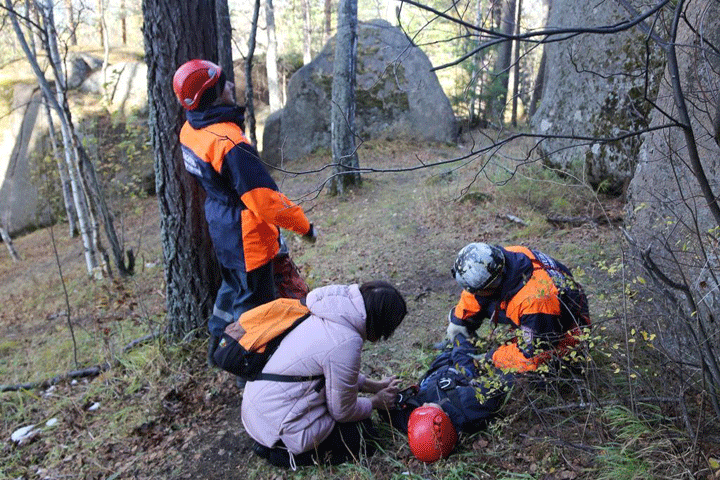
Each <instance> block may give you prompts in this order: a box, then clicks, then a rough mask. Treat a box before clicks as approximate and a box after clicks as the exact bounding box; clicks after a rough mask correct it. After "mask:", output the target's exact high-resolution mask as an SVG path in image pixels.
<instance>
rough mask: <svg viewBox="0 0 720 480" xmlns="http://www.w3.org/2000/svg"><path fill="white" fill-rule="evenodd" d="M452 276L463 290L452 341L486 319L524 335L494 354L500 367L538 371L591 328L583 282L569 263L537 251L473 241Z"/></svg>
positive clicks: (452, 324)
mask: <svg viewBox="0 0 720 480" xmlns="http://www.w3.org/2000/svg"><path fill="white" fill-rule="evenodd" d="M452 275H453V277H454V278H455V280H456V281H457V282H458V284H460V286H461V287H463V292H462V294H461V296H460V301H459V302H458V304H457V305H456V306H455V307H454V308H453V309H452V310H451V311H450V315H449V325H448V328H447V338H448V339H453V338H455V336H456V335H457V334H462V335H464V336H466V337H469V336H470V332H473V333H474V332H475V331H476V330H477V329H478V328H479V327H480V325H481V324H482V322H483V321H484V320H485V319H487V318H489V319H490V320H492V321H493V322H494V323H495V324H496V325H497V324H506V325H510V326H511V327H512V328H515V329H517V330H519V332H520V333H519V335H517V336H516V338H515V339H513V340H512V341H510V342H508V343H506V344H504V345H501V346H500V347H498V348H497V349H496V350H495V351H493V352H490V355H491V356H492V361H493V363H494V364H495V366H497V367H498V368H501V369H506V370H512V371H515V372H527V371H532V370H535V369H537V367H538V366H539V365H541V364H542V363H544V362H546V361H547V360H549V359H550V358H552V356H553V355H554V354H562V353H563V352H564V351H565V350H566V349H567V348H569V347H571V346H573V345H575V344H577V343H578V336H579V335H580V333H581V330H580V329H581V327H583V326H586V325H590V315H589V313H588V303H587V297H586V296H585V293H584V292H583V289H582V287H581V286H580V284H579V283H577V282H576V281H575V279H574V278H573V276H572V274H571V273H570V270H569V269H568V268H567V267H566V266H565V265H563V264H562V263H560V262H559V261H557V260H555V259H553V258H551V257H549V256H548V255H545V254H544V253H542V252H539V251H537V250H531V249H529V248H526V247H520V246H512V247H505V248H503V247H499V246H497V245H489V244H487V243H471V244H469V245H466V246H465V247H464V248H463V249H462V250H460V252H459V254H458V256H457V259H456V260H455V266H454V268H453V269H452Z"/></svg>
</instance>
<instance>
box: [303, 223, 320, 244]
mask: <svg viewBox="0 0 720 480" xmlns="http://www.w3.org/2000/svg"><path fill="white" fill-rule="evenodd" d="M302 238H303V240H305V241H308V242H310V243H315V242H316V241H317V230H316V229H315V225H313V224H312V223H311V224H310V230H308V232H307V233H306V234H305V235H303V236H302Z"/></svg>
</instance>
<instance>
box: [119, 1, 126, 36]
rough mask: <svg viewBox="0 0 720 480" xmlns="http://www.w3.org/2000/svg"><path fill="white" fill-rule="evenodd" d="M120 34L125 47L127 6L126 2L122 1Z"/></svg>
mask: <svg viewBox="0 0 720 480" xmlns="http://www.w3.org/2000/svg"><path fill="white" fill-rule="evenodd" d="M120 33H121V36H122V44H123V46H125V45H127V5H126V4H125V0H120Z"/></svg>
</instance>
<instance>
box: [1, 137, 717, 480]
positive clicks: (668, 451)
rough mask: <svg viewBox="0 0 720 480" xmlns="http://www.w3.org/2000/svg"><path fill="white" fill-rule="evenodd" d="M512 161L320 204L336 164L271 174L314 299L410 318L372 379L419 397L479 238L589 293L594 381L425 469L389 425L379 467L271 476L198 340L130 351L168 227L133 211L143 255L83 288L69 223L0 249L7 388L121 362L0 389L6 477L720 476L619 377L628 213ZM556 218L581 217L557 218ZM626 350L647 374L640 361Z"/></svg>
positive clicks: (407, 147) (225, 380)
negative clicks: (395, 300) (320, 292)
mask: <svg viewBox="0 0 720 480" xmlns="http://www.w3.org/2000/svg"><path fill="white" fill-rule="evenodd" d="M467 143H468V144H470V142H467ZM513 148H515V150H512V149H510V150H505V151H503V152H501V155H498V156H497V157H496V158H494V159H491V160H490V161H488V159H486V158H485V157H482V156H475V157H472V159H470V160H467V159H466V160H463V161H456V162H451V163H447V164H443V165H438V166H435V167H429V168H424V169H419V170H412V171H402V172H383V173H381V172H375V173H366V174H364V175H363V185H362V187H361V188H357V189H353V190H352V191H350V192H349V193H348V194H347V195H346V196H345V197H344V198H338V197H332V196H329V195H328V194H327V191H326V189H325V190H320V186H321V185H322V184H323V182H324V180H326V179H327V177H328V176H329V174H330V172H329V171H328V170H327V169H325V170H323V169H321V168H320V167H322V166H323V165H325V164H326V163H328V162H329V160H328V155H327V154H325V155H323V154H317V155H314V156H312V157H309V158H307V159H305V160H302V161H300V162H297V163H293V164H292V165H289V166H286V168H287V169H292V170H293V171H294V172H299V171H308V170H315V173H312V174H310V173H308V174H305V175H293V174H291V173H290V172H285V173H278V172H276V173H275V174H273V175H274V176H275V177H276V179H277V180H278V184H279V186H280V188H281V189H282V190H283V191H284V192H285V193H286V194H288V196H289V197H291V198H293V199H295V200H297V201H300V202H302V205H303V207H304V208H305V210H306V212H307V215H308V217H309V218H310V220H311V221H312V222H314V223H315V225H316V226H317V228H318V231H319V238H318V241H317V243H316V244H314V245H309V244H306V243H304V242H302V240H301V239H300V238H299V237H297V236H295V235H293V234H287V238H288V241H289V244H290V249H291V254H292V256H293V259H294V260H295V262H296V263H297V265H298V266H299V268H300V270H301V273H302V274H303V276H304V277H305V278H306V280H307V282H308V284H309V285H310V287H311V288H314V287H319V286H323V285H327V284H332V283H356V282H363V281H367V280H372V279H383V280H388V281H390V282H392V283H394V284H395V285H397V286H398V288H399V289H400V290H401V291H402V292H403V294H404V295H405V297H406V299H407V301H408V309H409V313H408V316H407V317H406V319H405V321H404V322H403V324H402V325H401V326H400V327H399V329H398V330H397V332H396V333H395V335H394V336H393V337H391V338H390V339H389V340H388V341H386V342H379V343H378V344H373V345H367V346H366V347H365V350H364V352H363V365H364V369H365V371H366V373H368V374H369V375H372V376H375V377H378V378H379V377H382V376H385V375H390V374H395V375H398V376H400V378H402V380H403V383H404V384H406V385H409V384H412V383H416V382H417V381H418V379H419V378H420V376H421V375H422V373H423V372H424V370H425V368H427V366H428V365H429V363H430V361H431V360H432V358H433V356H434V355H435V354H436V352H435V351H433V349H432V347H431V345H432V344H433V343H434V342H436V341H438V340H439V339H440V338H441V337H442V336H443V334H444V329H445V325H446V321H447V320H446V319H447V312H448V310H449V309H450V308H451V307H452V306H453V304H454V302H455V301H456V300H457V298H458V295H459V294H460V289H459V287H458V286H457V285H456V283H455V282H454V281H453V279H452V278H451V276H450V274H449V271H450V267H451V266H452V263H453V260H454V258H455V254H456V253H457V251H458V250H459V249H460V248H462V247H463V246H464V245H465V244H467V243H468V242H472V241H486V242H492V243H499V244H524V245H528V246H533V247H536V248H538V249H540V250H543V251H545V252H546V253H548V254H550V255H552V256H554V257H556V258H558V259H561V260H562V261H563V262H564V263H566V264H567V265H568V266H570V267H571V268H572V269H573V270H574V271H575V273H576V276H577V278H578V280H579V281H580V282H581V283H582V284H583V285H584V286H585V289H586V292H587V293H588V297H589V301H590V310H591V316H592V317H593V319H594V321H595V325H596V328H595V330H594V333H593V335H597V337H593V338H594V340H592V342H593V343H594V344H596V348H597V350H598V353H597V354H596V353H593V354H591V355H592V361H591V363H590V364H588V365H587V366H586V368H585V370H584V371H583V372H584V373H583V374H582V375H579V376H572V375H570V376H564V377H562V378H557V379H554V378H548V377H546V378H542V377H540V376H528V377H527V378H526V379H524V380H523V381H521V382H520V385H519V386H518V387H517V388H516V391H515V392H514V393H513V396H512V398H511V400H510V401H509V402H508V404H507V405H506V407H505V411H504V414H503V416H502V417H501V418H500V420H498V421H497V422H496V423H495V424H493V425H492V426H491V427H490V428H489V429H488V430H487V431H484V432H481V433H479V434H476V435H473V436H467V437H463V438H462V439H461V442H460V444H459V445H458V447H457V449H456V452H455V453H454V454H453V455H452V456H451V457H450V458H449V459H447V460H443V461H440V462H437V463H435V464H432V465H425V464H422V463H421V462H419V461H418V460H416V459H415V458H414V457H413V456H412V454H411V452H410V450H409V448H408V446H407V439H406V438H404V437H403V436H402V435H398V434H397V432H393V431H391V430H389V429H387V428H381V437H382V442H381V445H380V446H381V450H380V451H379V452H378V453H376V454H375V455H374V456H372V457H362V458H360V459H358V461H357V462H354V463H351V464H347V465H342V466H337V467H328V466H317V467H307V468H302V469H299V470H298V471H297V472H292V471H284V470H281V469H276V468H273V467H269V466H268V465H267V464H265V463H264V462H263V461H262V460H260V459H258V458H257V457H256V456H254V455H253V454H252V450H251V439H250V438H249V436H248V435H247V434H246V433H245V431H244V430H243V427H242V423H241V421H240V405H241V402H242V390H241V389H239V388H238V387H236V386H235V382H234V380H233V378H232V377H231V376H230V375H229V374H226V373H224V372H222V371H219V370H214V369H209V368H208V367H207V366H206V363H205V351H206V338H205V337H204V336H200V337H199V338H188V339H187V340H186V341H184V342H180V343H179V344H168V343H167V342H166V341H165V340H164V339H163V338H162V337H160V338H158V339H155V340H152V341H149V342H146V343H143V344H140V345H138V346H135V347H134V348H131V349H127V350H125V349H124V348H123V347H124V346H125V345H127V344H129V343H130V342H131V341H132V340H133V339H135V338H138V337H141V336H142V335H144V334H147V333H148V332H152V331H157V330H158V329H160V328H161V327H162V325H163V322H164V318H163V314H164V293H165V292H164V280H163V272H162V253H161V251H160V243H159V229H160V226H159V225H160V221H159V218H158V214H157V211H158V208H157V201H156V199H155V198H146V199H143V200H137V201H134V202H133V207H132V209H127V211H126V213H124V214H123V215H122V216H121V221H119V224H121V225H122V229H123V231H124V238H125V239H126V241H127V242H128V245H132V246H133V249H134V251H135V254H136V256H137V258H138V265H137V273H136V274H135V275H134V276H133V277H131V278H129V279H125V280H120V279H115V280H112V279H107V278H105V279H100V280H97V279H92V278H89V277H88V276H87V274H86V273H84V260H83V255H82V250H81V248H80V241H79V239H77V238H70V237H69V236H68V234H67V232H66V231H65V230H67V228H66V226H64V225H62V224H61V225H56V226H55V227H54V228H53V229H52V230H50V229H42V230H38V231H36V232H33V233H31V234H29V235H25V236H23V237H21V238H18V239H16V242H15V247H16V248H17V250H18V252H19V253H20V255H21V256H22V261H20V262H18V263H14V262H12V261H11V260H10V259H9V258H8V256H7V252H5V251H3V252H2V253H3V255H2V256H0V304H2V305H3V307H2V309H0V359H2V362H1V363H3V364H4V365H5V366H4V367H0V373H1V374H2V376H1V377H0V383H2V384H4V385H13V384H18V383H23V382H28V381H35V382H40V381H42V380H44V379H47V378H52V377H53V376H55V375H61V374H63V373H64V372H67V371H71V370H77V369H78V367H86V366H91V365H96V364H102V363H103V362H105V361H110V362H111V365H112V366H111V368H109V369H108V370H107V371H105V372H103V373H102V374H100V375H98V376H91V377H80V378H76V379H67V378H65V379H62V380H61V381H59V382H57V383H56V384H55V385H53V386H48V387H45V388H36V389H30V390H24V391H7V392H4V393H0V413H2V417H3V419H2V425H1V428H0V435H1V436H2V439H3V444H2V447H1V448H2V450H1V452H2V453H1V454H0V458H1V459H2V461H1V462H0V479H5V478H8V479H31V478H32V479H35V478H37V479H59V478H88V479H90V478H92V479H107V480H111V479H126V478H134V479H208V480H221V479H222V480H226V479H230V478H238V479H246V478H248V479H249V478H254V479H282V478H306V479H325V478H338V479H341V478H342V479H346V478H357V479H360V478H363V479H370V478H375V479H393V478H416V479H430V478H433V479H446V478H456V479H465V478H482V479H486V478H487V479H492V478H528V479H548V480H550V479H574V478H583V479H598V478H618V479H619V478H712V470H713V468H712V466H713V463H712V461H711V460H712V459H716V458H718V457H719V456H720V451H719V449H718V447H717V444H713V443H712V442H710V441H707V440H706V436H702V437H701V439H700V441H699V442H697V444H693V445H690V443H691V442H688V441H686V440H685V439H684V437H683V436H682V435H681V434H680V433H679V431H678V430H677V429H676V428H675V425H674V423H673V422H672V421H670V420H669V418H671V416H672V415H673V414H674V413H673V411H670V410H666V405H662V404H661V405H660V406H659V407H658V408H657V410H656V411H655V410H654V411H655V412H656V416H655V417H654V418H649V417H643V419H642V420H639V419H638V417H636V416H634V415H633V414H632V413H631V411H630V409H629V407H628V406H629V405H630V403H629V400H628V399H627V398H626V397H629V396H630V395H631V394H632V395H634V396H644V397H652V396H655V395H657V396H660V393H657V394H656V392H655V390H654V385H657V383H656V384H652V383H649V382H645V381H644V379H637V380H631V379H630V377H628V376H627V375H625V373H626V372H624V371H623V373H621V374H620V375H613V373H614V372H613V371H614V370H615V368H616V367H617V369H618V370H620V368H619V366H618V363H615V362H620V361H621V360H620V359H621V358H622V355H620V356H613V355H614V354H611V353H607V352H612V347H611V345H612V344H615V343H617V342H618V341H619V340H620V339H621V338H623V335H624V334H625V333H627V329H626V328H625V327H627V325H626V323H625V321H624V320H623V319H625V318H626V315H627V310H626V308H627V304H626V301H625V300H626V298H625V297H624V296H623V293H624V291H625V286H626V285H625V283H624V282H623V278H622V269H620V268H618V265H620V264H621V263H622V258H623V251H622V241H621V237H620V236H619V232H618V228H617V227H618V222H621V220H622V204H621V202H620V200H618V199H615V198H601V197H599V196H597V195H595V194H594V193H593V192H592V190H591V189H589V188H587V187H585V186H582V185H575V184H573V182H572V181H570V180H569V179H563V180H561V179H559V178H558V177H556V176H554V175H552V174H550V173H548V172H546V171H543V170H542V169H541V168H538V167H533V166H528V167H527V168H524V169H520V170H518V171H517V173H515V175H514V176H513V178H510V177H511V175H510V173H509V172H511V171H512V165H513V160H512V159H513V158H522V157H523V155H524V150H523V148H522V146H520V147H513ZM467 153H468V149H467V148H465V147H463V146H462V145H460V146H423V145H414V144H408V143H404V142H382V143H372V144H364V145H362V146H361V148H360V149H359V156H360V162H361V165H362V166H363V167H372V168H376V169H402V168H413V167H417V166H419V165H420V164H429V163H433V162H437V161H449V160H451V159H454V158H459V157H461V156H463V155H465V154H467ZM508 162H509V163H508ZM552 215H555V216H563V218H573V219H574V220H573V221H571V222H570V221H569V222H567V223H558V222H549V221H548V216H552ZM603 219H604V220H610V222H604V221H603ZM55 251H57V254H56V253H55ZM58 267H60V268H58ZM66 292H67V293H66ZM68 307H69V312H70V315H69V317H70V319H71V321H72V326H73V332H74V334H75V337H76V339H75V340H74V341H75V342H76V343H77V345H78V346H77V349H74V348H73V339H72V336H71V331H70V328H69V325H68V321H67V318H68V315H67V312H68ZM600 332H602V333H600ZM633 334H634V333H633ZM76 351H77V353H75V352H76ZM634 355H635V356H634V357H633V361H635V357H637V359H638V360H637V363H638V364H640V363H642V362H641V359H642V358H643V357H642V356H643V355H644V354H643V352H642V350H638V351H637V352H635V354H634ZM76 356H77V358H78V361H77V362H76V361H75V357H76ZM625 360H627V358H625ZM649 361H650V360H648V362H649ZM650 377H651V375H650V376H648V378H650ZM588 400H593V402H592V405H590V404H589V403H588ZM603 405H612V406H613V408H612V409H608V408H603ZM626 407H628V408H626ZM30 424H32V425H36V427H37V433H36V434H35V435H34V436H33V437H32V438H31V439H29V440H28V441H27V442H25V443H22V444H20V443H17V442H14V441H12V440H11V439H10V436H11V434H12V433H13V432H15V431H17V429H19V428H21V427H23V426H26V425H30ZM627 425H632V426H634V427H635V428H636V430H634V431H633V433H632V434H627V431H626V430H623V429H621V427H626V426H627ZM697 427H698V428H700V427H701V425H700V424H698V425H697ZM702 428H703V429H705V426H704V425H702ZM716 433H717V432H715V434H716ZM709 438H717V436H715V437H712V436H710V437H709ZM703 442H705V443H703ZM698 445H699V446H698ZM616 447H617V448H616ZM619 452H624V453H619ZM628 452H629V453H628ZM613 455H618V456H617V457H615V456H613ZM623 455H624V456H623ZM621 469H625V470H621ZM620 471H630V472H635V473H637V474H638V475H640V476H638V477H633V476H626V477H623V476H622V475H620V474H619V473H618V472H620ZM693 475H696V476H693Z"/></svg>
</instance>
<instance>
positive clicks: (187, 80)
mask: <svg viewBox="0 0 720 480" xmlns="http://www.w3.org/2000/svg"><path fill="white" fill-rule="evenodd" d="M221 74H222V68H220V66H218V65H215V64H214V63H212V62H209V61H207V60H190V61H189V62H185V63H184V64H183V65H182V66H181V67H180V68H178V69H177V71H176V72H175V75H174V76H173V90H175V95H177V98H178V100H179V101H180V103H181V104H182V106H183V107H185V108H186V109H187V110H194V109H196V108H197V106H198V104H199V103H200V98H201V97H202V95H203V93H205V90H207V89H208V88H210V87H212V86H214V85H215V84H216V83H217V81H218V80H219V79H220V75H221Z"/></svg>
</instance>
